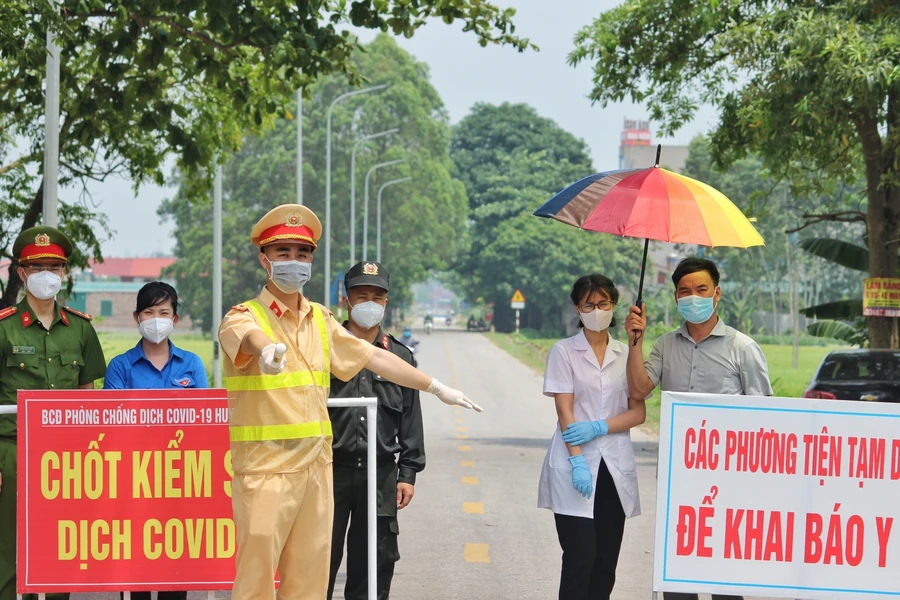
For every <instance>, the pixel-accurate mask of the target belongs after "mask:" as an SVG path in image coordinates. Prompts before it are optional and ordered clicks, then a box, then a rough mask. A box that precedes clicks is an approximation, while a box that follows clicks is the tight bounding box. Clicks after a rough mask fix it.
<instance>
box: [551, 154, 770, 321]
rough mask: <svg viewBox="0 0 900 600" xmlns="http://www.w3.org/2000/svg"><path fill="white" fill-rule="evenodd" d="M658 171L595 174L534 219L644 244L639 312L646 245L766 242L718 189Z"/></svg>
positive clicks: (654, 168) (566, 191)
mask: <svg viewBox="0 0 900 600" xmlns="http://www.w3.org/2000/svg"><path fill="white" fill-rule="evenodd" d="M661 149H662V146H657V148H656V165H654V166H652V167H650V168H649V169H629V170H622V171H607V172H605V173H596V174H594V175H590V176H588V177H585V178H584V179H582V180H580V181H578V182H576V183H573V184H572V185H570V186H569V187H567V188H566V189H564V190H563V191H561V192H560V193H558V194H556V195H555V196H554V197H553V198H551V199H550V200H548V201H547V202H546V203H545V204H544V205H543V206H541V207H540V208H539V209H537V210H536V211H535V212H534V214H535V216H538V217H544V218H547V219H555V220H557V221H561V222H563V223H567V224H569V225H572V226H574V227H579V228H581V229H586V230H588V231H600V232H603V233H611V234H613V235H620V236H624V237H632V238H644V259H643V262H642V263H641V280H640V285H639V286H638V298H637V305H638V306H641V301H642V296H643V289H644V273H645V271H646V267H647V250H648V248H649V246H650V240H658V241H661V242H672V243H678V244H697V245H700V246H729V247H735V248H749V247H750V246H762V245H765V242H764V241H763V239H762V236H761V235H759V232H758V231H756V229H755V228H754V227H753V225H752V224H751V223H750V221H749V219H747V217H745V216H744V213H742V212H741V210H740V209H739V208H738V207H737V206H735V205H734V203H733V202H732V201H731V200H729V199H728V198H726V197H725V195H724V194H722V192H720V191H718V190H717V189H715V188H713V187H711V186H708V185H706V184H705V183H701V182H699V181H697V180H696V179H691V178H690V177H685V176H684V175H679V174H678V173H673V172H672V171H667V170H666V169H662V168H660V166H659V154H660V150H661Z"/></svg>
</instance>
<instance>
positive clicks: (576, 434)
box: [562, 421, 609, 446]
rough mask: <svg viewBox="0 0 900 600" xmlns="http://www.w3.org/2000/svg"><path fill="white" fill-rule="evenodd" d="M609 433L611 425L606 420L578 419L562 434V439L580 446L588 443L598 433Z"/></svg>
mask: <svg viewBox="0 0 900 600" xmlns="http://www.w3.org/2000/svg"><path fill="white" fill-rule="evenodd" d="M607 433H609V426H607V424H606V421H577V422H575V423H569V426H568V428H566V430H565V431H564V432H563V434H562V439H563V441H564V442H566V443H567V444H572V445H573V446H580V445H581V444H587V443H588V442H589V441H591V440H592V439H594V438H595V437H597V436H598V435H606V434H607Z"/></svg>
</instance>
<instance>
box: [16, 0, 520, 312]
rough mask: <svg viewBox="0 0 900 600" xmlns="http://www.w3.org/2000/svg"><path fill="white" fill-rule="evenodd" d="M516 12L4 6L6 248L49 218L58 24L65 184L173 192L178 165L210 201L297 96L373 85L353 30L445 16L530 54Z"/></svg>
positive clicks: (342, 5)
mask: <svg viewBox="0 0 900 600" xmlns="http://www.w3.org/2000/svg"><path fill="white" fill-rule="evenodd" d="M513 15H514V11H513V10H512V9H505V10H503V9H500V8H498V7H496V6H495V5H493V4H490V3H487V2H482V1H480V0H451V1H437V0H379V1H378V2H352V3H347V2H343V1H342V2H323V1H321V0H314V1H309V2H295V1H293V0H243V1H240V2H222V1H221V0H153V1H151V0H116V1H115V2H113V1H105V0H64V1H63V2H62V3H61V5H58V4H57V3H56V2H54V3H52V6H51V3H49V2H48V1H47V0H39V1H36V2H24V1H22V0H3V1H2V2H0V27H2V29H0V33H2V35H0V201H2V203H3V210H2V211H0V219H2V221H0V241H6V240H8V238H9V237H10V236H14V235H15V233H16V232H17V231H21V229H22V228H27V227H30V226H32V225H34V224H35V223H36V222H37V220H38V219H39V217H40V211H41V194H40V187H39V186H40V179H39V178H35V177H34V176H33V175H32V174H33V173H35V172H37V171H39V169H40V166H41V164H42V149H43V118H44V87H43V84H44V70H45V61H46V51H45V39H46V29H47V27H48V23H49V24H50V26H52V27H53V29H54V31H55V33H56V35H57V39H58V43H59V46H60V47H61V56H62V57H63V60H62V64H61V68H60V81H61V83H60V89H61V96H60V134H59V142H60V178H59V181H60V184H61V185H63V186H66V185H73V186H77V185H82V186H83V184H84V182H85V181H87V180H101V181H102V180H104V179H106V178H107V177H111V176H127V177H129V178H130V179H131V180H132V181H133V182H134V185H135V189H137V187H138V186H139V185H140V184H142V183H144V182H147V181H150V182H154V183H156V184H162V183H163V181H164V173H163V170H162V169H163V165H164V164H165V161H166V159H167V158H168V157H171V156H174V157H176V158H177V166H178V169H179V171H180V172H181V173H183V174H184V175H185V177H184V178H183V179H182V183H183V184H185V185H184V187H183V189H182V193H184V194H186V195H187V197H188V198H189V199H190V200H197V199H200V198H203V197H204V196H205V195H206V193H207V191H208V189H209V188H210V184H211V178H212V173H213V169H212V168H211V167H212V165H213V164H214V163H215V162H216V161H217V160H220V159H221V158H220V157H221V156H222V153H223V151H227V150H234V149H237V148H238V147H239V146H240V143H241V141H242V139H243V136H244V133H245V132H247V131H250V132H259V131H261V130H263V129H265V128H266V127H268V126H272V125H273V124H274V123H275V120H276V118H280V117H285V118H287V119H289V120H290V118H291V115H290V112H289V110H288V108H289V107H290V105H291V102H292V98H293V94H294V92H295V91H296V90H297V89H298V88H304V89H306V90H311V89H312V88H311V84H312V83H313V82H314V81H316V79H317V78H318V77H320V76H325V75H328V74H341V75H342V78H343V79H345V80H346V79H349V82H350V83H351V85H356V84H358V83H360V82H361V81H363V78H364V77H365V75H364V74H363V73H361V72H360V71H358V70H357V69H355V68H354V62H353V60H352V57H353V56H354V55H355V53H356V50H357V49H358V48H359V43H358V41H357V39H356V37H355V36H353V35H351V34H350V32H349V31H347V30H345V29H344V28H345V27H347V26H349V25H352V26H354V27H361V28H366V29H375V30H381V31H387V30H390V31H392V32H393V33H395V34H398V35H404V36H410V35H412V34H413V32H414V31H415V30H416V29H418V28H419V27H420V26H422V25H423V24H424V23H425V21H426V20H428V19H429V18H432V17H437V18H441V19H442V20H444V21H445V22H447V23H452V22H454V21H456V20H459V21H461V22H462V25H463V28H464V29H465V30H467V31H471V32H472V33H474V34H475V36H476V37H477V38H478V41H479V43H481V45H486V44H488V43H499V44H508V45H511V46H513V47H514V48H516V49H518V50H520V51H522V50H525V49H527V48H529V47H530V46H531V45H530V43H529V42H528V41H527V40H525V39H522V38H519V37H517V36H516V35H515V33H514V27H513V24H512V21H511V19H512V17H513ZM367 75H368V76H370V77H374V76H377V75H378V72H377V71H369V72H368V73H367ZM13 140H16V141H17V144H16V146H14V145H13V144H12V141H13ZM16 147H18V148H19V149H18V150H17V149H16ZM7 205H12V206H7ZM85 206H86V205H85ZM79 214H80V216H81V217H83V219H84V220H82V221H81V222H80V223H78V224H77V226H76V229H78V230H79V231H81V232H83V233H84V236H83V237H78V238H76V239H74V240H73V242H75V244H76V245H79V246H81V247H82V249H83V250H86V249H88V248H89V247H90V248H91V249H92V250H93V251H94V254H95V256H96V257H98V258H101V257H100V254H99V245H98V237H97V235H96V234H95V233H94V231H98V232H99V235H101V236H102V234H103V231H104V230H103V228H102V224H100V223H98V222H97V220H96V219H95V212H94V211H91V210H87V211H86V212H82V213H79ZM16 216H18V217H19V218H20V219H21V220H19V221H16V220H15V218H16ZM70 216H73V217H74V212H72V211H70ZM98 224H99V225H101V227H97V225H98ZM7 248H8V246H7V245H3V246H2V247H0V255H4V256H8V250H7ZM76 264H77V263H76ZM79 266H82V265H79ZM17 282H18V279H17V278H12V279H11V280H10V284H9V285H8V286H7V288H6V289H5V290H4V297H3V302H5V303H7V304H8V303H10V302H12V301H13V300H14V299H15V295H16V293H17V292H18V283H17Z"/></svg>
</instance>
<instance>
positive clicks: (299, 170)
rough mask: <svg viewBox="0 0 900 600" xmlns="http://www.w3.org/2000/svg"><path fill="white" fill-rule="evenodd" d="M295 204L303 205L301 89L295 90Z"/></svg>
mask: <svg viewBox="0 0 900 600" xmlns="http://www.w3.org/2000/svg"><path fill="white" fill-rule="evenodd" d="M297 204H303V88H300V89H299V90H297Z"/></svg>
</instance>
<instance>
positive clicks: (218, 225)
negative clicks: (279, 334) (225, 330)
mask: <svg viewBox="0 0 900 600" xmlns="http://www.w3.org/2000/svg"><path fill="white" fill-rule="evenodd" d="M212 308H213V320H212V327H211V328H210V329H211V332H212V335H213V385H215V386H216V387H217V388H220V387H222V350H221V348H219V336H218V331H219V325H221V324H222V165H216V178H215V181H214V184H213V306H212Z"/></svg>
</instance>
